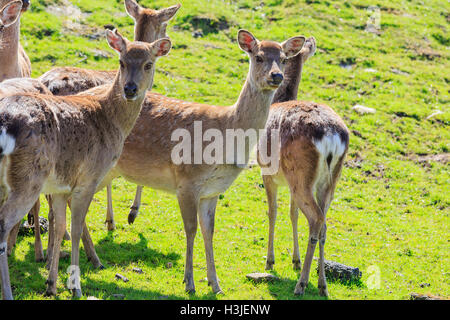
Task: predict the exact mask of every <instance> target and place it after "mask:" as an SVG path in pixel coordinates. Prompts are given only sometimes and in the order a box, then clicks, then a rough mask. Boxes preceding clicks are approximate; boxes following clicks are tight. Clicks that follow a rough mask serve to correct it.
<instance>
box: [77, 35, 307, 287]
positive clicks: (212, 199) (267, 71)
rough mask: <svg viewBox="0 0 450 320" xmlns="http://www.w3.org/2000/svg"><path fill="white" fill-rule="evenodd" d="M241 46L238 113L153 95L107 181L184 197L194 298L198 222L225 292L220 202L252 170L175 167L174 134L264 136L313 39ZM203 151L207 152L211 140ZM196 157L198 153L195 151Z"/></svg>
mask: <svg viewBox="0 0 450 320" xmlns="http://www.w3.org/2000/svg"><path fill="white" fill-rule="evenodd" d="M237 40H238V44H239V47H240V48H241V49H242V50H243V51H244V52H246V53H247V55H248V56H249V59H250V68H249V72H248V75H247V78H246V81H245V83H244V85H243V88H242V90H241V93H240V95H239V97H238V99H237V102H236V103H235V104H234V105H232V106H228V107H219V106H214V105H206V104H199V103H194V102H186V101H182V100H177V99H171V98H168V97H165V96H163V95H160V94H157V93H153V92H148V93H147V96H146V99H145V101H144V104H143V108H142V111H141V114H140V116H139V118H138V120H137V122H136V125H135V127H134V128H133V131H132V133H131V134H130V135H129V136H128V138H127V140H126V141H125V144H124V149H123V151H122V154H121V156H120V158H119V160H118V162H117V164H116V166H115V167H114V168H113V169H112V170H111V171H110V172H109V173H108V177H107V178H105V181H106V182H105V183H109V181H110V180H112V179H114V178H115V177H118V176H122V177H123V178H125V179H126V180H127V181H130V182H133V183H136V184H138V185H141V186H148V187H152V188H155V189H159V190H164V191H167V192H169V193H173V194H175V195H176V197H177V200H178V204H179V208H180V212H181V216H182V219H183V224H184V230H185V234H186V258H185V259H186V260H185V271H184V283H185V290H186V292H188V293H194V292H195V283H194V274H193V247H194V239H195V235H196V232H197V227H198V222H199V223H200V227H201V231H202V234H203V240H204V246H205V252H206V264H207V278H208V284H209V285H210V286H211V288H212V291H213V293H215V294H220V293H222V289H221V287H220V285H219V280H218V277H217V272H216V267H215V261H214V251H213V234H214V220H215V211H216V205H217V200H218V197H219V195H220V194H221V193H223V192H225V191H226V190H227V189H228V188H229V187H230V186H231V184H232V183H233V182H234V180H235V179H236V178H237V177H238V175H239V174H240V173H241V172H242V170H244V168H245V163H240V162H239V161H237V160H236V159H235V158H233V159H231V160H232V161H222V162H220V161H217V162H212V163H210V162H205V161H200V163H197V164H196V163H190V162H182V163H175V162H174V161H173V159H172V152H173V150H174V148H176V147H177V143H176V142H175V141H173V140H172V136H171V135H172V134H173V133H174V132H176V131H177V130H178V129H181V130H183V132H185V133H186V134H188V135H190V136H192V135H193V134H194V133H195V132H194V131H195V130H197V129H196V126H197V125H198V123H199V122H201V124H202V128H203V131H204V132H206V131H207V130H209V129H212V130H215V131H216V132H220V133H221V134H223V135H225V133H226V131H227V130H233V129H236V130H239V129H241V130H244V131H246V130H255V131H257V130H259V129H263V128H264V126H265V123H266V120H267V117H268V113H269V107H270V105H271V102H272V99H273V96H274V93H275V90H276V89H277V88H278V87H279V85H280V84H281V82H282V80H283V72H284V66H285V63H286V61H288V60H289V59H291V58H292V57H293V56H295V55H297V54H298V53H299V52H300V50H301V48H302V46H303V44H304V42H305V37H304V36H296V37H292V38H290V39H288V40H286V41H284V42H283V43H281V44H280V43H278V42H274V41H259V40H257V38H255V37H254V36H253V35H252V34H251V33H250V32H249V31H246V30H239V32H238V37H237ZM100 90H102V89H101V87H97V88H93V89H91V90H88V91H86V94H96V92H98V91H100ZM196 123H197V125H196ZM194 143H196V142H194ZM256 143H257V140H255V141H254V142H252V140H251V139H246V141H245V145H244V147H245V152H244V158H245V159H246V161H248V155H249V152H250V151H249V150H251V149H252V147H253V146H255V145H256ZM200 144H203V145H205V141H203V142H200ZM191 152H192V153H194V150H191ZM191 152H189V155H191ZM186 154H188V153H186ZM195 157H196V156H195V154H194V158H195ZM225 157H228V156H225ZM200 160H201V159H200ZM91 249H92V250H94V249H93V248H91Z"/></svg>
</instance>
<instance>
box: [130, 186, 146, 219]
mask: <svg viewBox="0 0 450 320" xmlns="http://www.w3.org/2000/svg"><path fill="white" fill-rule="evenodd" d="M142 189H144V187H143V186H137V189H136V196H135V197H134V201H133V205H132V206H131V208H130V213H129V214H128V223H129V224H133V223H134V220H135V219H136V217H137V216H138V215H139V208H140V207H141V196H142Z"/></svg>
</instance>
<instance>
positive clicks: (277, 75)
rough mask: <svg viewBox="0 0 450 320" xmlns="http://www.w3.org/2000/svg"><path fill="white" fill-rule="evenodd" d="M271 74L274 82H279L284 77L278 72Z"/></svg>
mask: <svg viewBox="0 0 450 320" xmlns="http://www.w3.org/2000/svg"><path fill="white" fill-rule="evenodd" d="M271 76H272V81H273V83H274V84H280V83H281V82H282V81H283V79H284V77H283V74H281V73H279V72H273V73H272V74H271Z"/></svg>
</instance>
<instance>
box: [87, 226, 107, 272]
mask: <svg viewBox="0 0 450 320" xmlns="http://www.w3.org/2000/svg"><path fill="white" fill-rule="evenodd" d="M81 240H82V241H83V247H84V251H86V256H87V258H88V260H89V261H90V262H91V263H92V265H93V266H94V268H95V269H100V270H102V269H105V267H104V266H103V264H102V262H101V261H100V258H99V257H98V256H97V252H96V251H95V247H94V242H92V238H91V235H90V234H89V230H88V228H87V224H86V222H84V227H83V233H82V234H81Z"/></svg>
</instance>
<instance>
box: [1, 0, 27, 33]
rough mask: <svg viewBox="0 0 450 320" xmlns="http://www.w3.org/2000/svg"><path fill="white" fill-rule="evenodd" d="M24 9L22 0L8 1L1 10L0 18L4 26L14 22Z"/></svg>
mask: <svg viewBox="0 0 450 320" xmlns="http://www.w3.org/2000/svg"><path fill="white" fill-rule="evenodd" d="M21 11H22V1H20V0H19V1H13V2H10V3H8V4H7V5H6V6H4V7H3V9H1V10H0V20H1V22H2V23H3V26H4V27H9V26H10V25H12V24H14V23H15V22H16V21H17V19H18V18H19V16H20V12H21Z"/></svg>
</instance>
